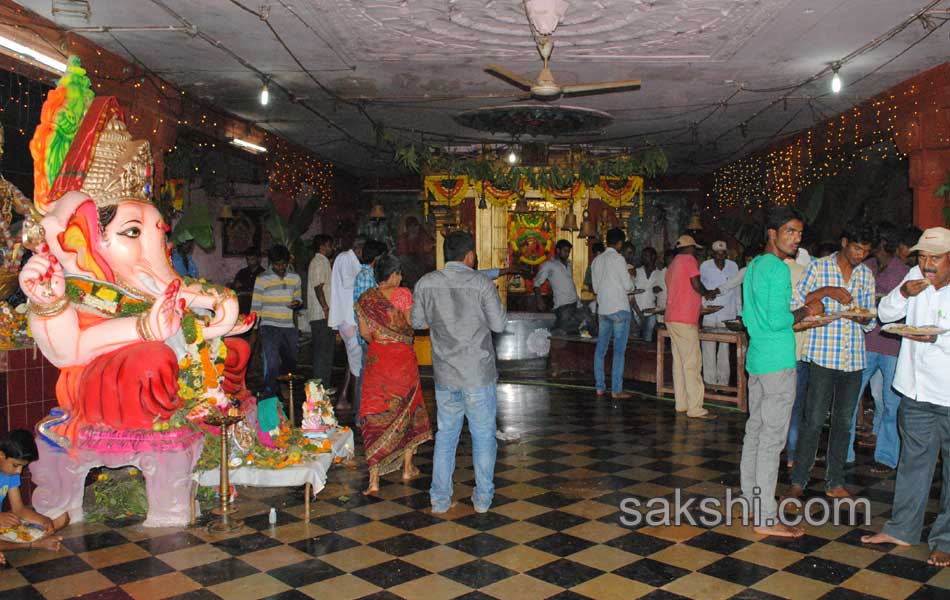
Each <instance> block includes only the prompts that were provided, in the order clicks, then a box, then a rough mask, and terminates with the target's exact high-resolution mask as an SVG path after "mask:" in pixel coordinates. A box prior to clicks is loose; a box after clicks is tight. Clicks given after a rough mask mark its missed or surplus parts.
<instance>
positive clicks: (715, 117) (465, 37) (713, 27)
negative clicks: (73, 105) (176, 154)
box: [20, 0, 950, 174]
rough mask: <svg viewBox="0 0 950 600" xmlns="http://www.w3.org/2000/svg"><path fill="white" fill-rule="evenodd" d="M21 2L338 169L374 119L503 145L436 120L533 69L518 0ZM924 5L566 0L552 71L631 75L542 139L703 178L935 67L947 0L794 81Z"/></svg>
mask: <svg viewBox="0 0 950 600" xmlns="http://www.w3.org/2000/svg"><path fill="white" fill-rule="evenodd" d="M20 4H22V5H23V6H25V7H26V8H29V9H30V10H33V11H35V12H37V13H39V14H41V15H43V16H45V17H47V18H50V19H52V20H53V21H55V22H57V23H58V24H59V25H61V26H63V27H64V28H67V29H74V30H76V31H78V32H79V33H81V35H84V36H87V37H88V38H90V39H92V40H93V41H95V42H96V43H98V44H100V45H102V46H104V47H106V48H108V49H110V50H112V51H114V52H116V53H118V54H120V55H123V56H126V57H128V58H130V59H132V60H135V61H138V62H141V63H142V64H144V65H145V66H146V67H148V68H149V69H151V70H153V71H154V72H156V73H158V74H159V75H161V76H162V77H164V78H166V79H167V80H169V81H171V82H173V83H175V84H177V85H179V86H181V87H182V88H184V89H186V90H188V91H189V92H192V93H193V94H195V95H197V96H200V97H203V98H206V99H208V100H209V101H210V102H212V103H213V104H215V105H218V106H220V107H221V108H224V109H225V110H228V111H230V112H232V113H233V114H235V115H237V116H239V117H242V118H245V119H247V120H250V121H253V122H256V123H258V124H259V125H261V126H262V127H264V128H266V129H269V130H271V131H274V132H276V133H279V134H281V135H284V136H286V137H287V138H289V139H291V140H294V141H296V142H298V143H300V144H302V145H304V146H307V147H309V148H311V149H313V150H314V151H315V152H317V153H318V154H320V155H322V156H324V157H326V158H327V159H329V160H332V161H334V162H337V163H338V164H340V165H341V166H343V168H345V169H347V170H350V171H351V172H353V173H354V174H366V173H378V172H389V171H391V170H392V169H393V168H394V165H393V164H392V163H391V152H374V151H373V150H372V149H373V148H374V147H380V145H381V144H382V145H384V141H383V135H382V134H381V131H382V132H385V134H386V137H387V138H389V137H391V138H394V139H396V140H403V141H408V140H415V141H418V140H420V139H423V140H425V141H426V142H439V143H444V144H448V145H453V146H460V145H465V144H472V143H478V142H484V141H487V140H495V141H499V142H509V141H511V139H510V138H508V137H504V136H491V135H488V134H485V133H482V132H477V131H473V130H471V129H466V128H464V127H462V126H460V125H457V124H456V123H455V122H454V121H453V120H452V116H453V115H455V114H457V113H459V112H461V111H463V110H467V109H472V108H477V107H481V106H492V105H502V104H511V103H513V102H516V101H519V102H521V101H524V96H525V94H524V92H523V91H522V90H520V89H518V88H516V87H514V86H512V85H510V84H508V83H506V82H504V81H502V80H500V79H498V78H496V77H493V76H492V75H489V74H488V73H486V72H485V71H484V67H485V65H487V64H489V63H498V64H501V65H502V66H504V67H506V68H508V69H509V70H511V71H513V72H515V73H519V74H522V75H524V76H525V77H527V78H528V79H532V80H533V79H534V78H535V76H536V74H537V73H538V72H539V71H540V69H541V59H540V57H539V56H538V53H537V51H536V48H535V43H534V39H533V37H532V32H531V29H530V26H529V23H528V20H527V18H526V16H525V9H524V6H523V4H522V2H521V1H519V0H268V1H264V2H261V0H90V1H89V2H88V5H89V6H90V8H91V11H90V14H89V16H88V18H82V17H76V16H73V15H71V14H68V13H63V12H61V11H59V10H57V11H54V6H56V7H59V8H62V7H63V6H69V5H74V6H75V5H80V6H81V5H83V4H86V3H84V2H75V1H70V0H23V1H21V2H20ZM931 4H934V2H933V0H755V1H749V0H598V1H581V0H569V8H568V10H567V12H566V15H565V17H564V19H563V20H562V21H561V23H560V25H559V26H558V28H557V30H556V32H555V33H554V34H553V36H552V39H553V41H554V43H555V46H556V47H555V50H554V54H553V56H552V59H551V67H552V71H553V73H554V76H555V79H556V80H557V82H558V83H560V84H562V85H564V84H574V83H581V82H598V81H612V80H617V79H640V80H642V82H643V84H642V88H641V89H640V90H638V91H624V92H618V93H611V94H602V95H596V96H585V97H576V98H562V99H560V100H556V101H555V103H560V104H565V105H572V106H581V107H588V108H596V109H599V110H604V111H607V112H609V113H610V114H612V115H613V116H614V121H613V123H612V124H611V125H609V126H608V127H607V128H606V129H604V130H602V131H596V132H592V133H586V134H575V135H572V136H569V137H558V138H549V139H545V140H542V141H550V142H554V143H593V144H598V145H601V146H607V147H611V148H620V147H633V148H636V147H640V146H642V145H643V144H645V143H653V144H656V145H659V146H661V147H663V148H664V150H665V151H666V152H667V155H668V156H669V158H670V163H671V170H672V171H674V172H679V173H701V172H708V171H710V170H711V169H713V168H714V167H716V166H718V165H720V164H723V163H725V162H729V161H731V160H734V159H736V158H740V157H741V156H743V155H745V154H748V153H750V152H752V151H754V150H755V149H757V148H760V147H762V146H764V145H767V144H768V143H769V142H771V141H773V140H775V139H776V138H777V137H781V136H783V135H787V134H788V133H790V132H794V131H796V130H798V129H801V128H805V127H808V126H809V125H811V124H813V123H815V122H816V121H818V120H821V119H823V118H825V117H826V116H830V115H832V114H835V113H838V112H840V111H843V110H845V109H847V108H849V107H851V106H853V105H854V104H856V103H858V102H860V101H861V100H863V99H865V98H867V97H869V96H873V95H874V94H876V93H879V92H881V91H882V90H885V89H887V88H888V87H890V86H892V85H894V84H896V83H898V82H900V81H902V80H904V79H906V78H908V77H910V76H912V75H914V74H916V73H919V72H921V71H923V70H926V69H928V68H930V67H933V66H936V65H938V64H940V63H941V62H943V61H945V60H946V57H947V56H948V54H950V41H948V35H947V34H948V32H950V27H943V25H944V23H945V22H946V19H947V18H948V17H950V12H948V9H950V0H941V1H939V2H936V4H935V6H934V7H933V8H932V9H931V12H930V13H929V14H930V15H931V17H930V18H929V19H928V21H929V27H925V26H924V25H925V24H924V23H923V22H922V21H920V20H918V21H915V22H913V23H911V24H910V25H909V26H907V27H906V28H904V29H903V30H902V31H899V32H897V33H896V35H894V36H893V37H892V38H890V39H887V40H886V41H883V42H882V43H881V44H880V45H878V46H877V47H875V48H872V49H870V50H869V51H867V52H864V53H862V54H860V55H859V56H856V57H855V58H854V59H852V60H848V61H847V62H846V63H845V64H844V65H843V66H842V67H841V77H842V79H843V80H844V83H845V88H844V90H843V91H842V93H840V94H838V95H834V94H831V93H830V90H829V82H830V73H827V74H825V75H823V76H821V77H820V78H817V79H815V80H814V81H811V82H810V83H805V84H804V85H801V86H800V87H795V86H797V85H798V84H800V83H803V82H807V81H808V80H809V78H811V77H812V76H814V75H816V74H818V73H820V72H821V71H822V70H823V69H825V68H826V67H827V66H828V64H829V63H832V62H834V61H839V60H841V59H843V58H844V57H846V56H847V55H849V53H852V52H854V51H855V50H858V49H860V48H862V47H863V46H865V44H867V43H868V42H871V41H872V40H874V39H876V38H879V37H880V36H885V35H886V34H888V32H890V31H891V30H892V29H893V28H895V27H896V26H898V25H900V24H901V23H902V22H904V21H905V20H906V19H908V17H910V16H911V15H913V14H915V13H917V12H918V11H919V10H921V9H923V8H925V7H927V6H929V5H931ZM54 12H55V14H54ZM158 28H165V29H164V30H159V29H158ZM285 45H286V47H285ZM908 48H909V49H908ZM294 57H296V60H295V58H294ZM895 57H896V58H895ZM298 61H299V63H300V64H298ZM301 65H302V67H303V68H301ZM304 69H306V71H305V70H304ZM262 75H266V76H267V77H270V78H271V79H272V81H273V85H272V86H271V92H272V94H271V97H272V99H271V102H270V104H269V106H267V107H263V106H261V105H260V103H259V94H260V89H261V76H262ZM752 90H759V91H752ZM288 93H289V94H292V96H293V97H294V98H295V99H296V100H294V99H292V98H290V97H288V96H287V95H286V94H288ZM785 96H788V99H787V100H786V101H782V100H781V99H782V98H783V97H785ZM777 101H778V102H777ZM770 104H774V105H773V106H772V107H771V108H766V107H768V106H769V105H770ZM763 109H765V110H763ZM757 113H758V114H757ZM742 124H745V125H744V126H743V125H742ZM743 132H744V135H743ZM521 141H528V140H527V139H523V140H521Z"/></svg>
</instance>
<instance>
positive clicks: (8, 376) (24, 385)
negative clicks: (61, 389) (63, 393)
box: [0, 348, 59, 502]
mask: <svg viewBox="0 0 950 600" xmlns="http://www.w3.org/2000/svg"><path fill="white" fill-rule="evenodd" d="M58 378H59V369H57V368H56V367H54V366H53V365H51V364H50V363H49V361H47V360H46V358H45V357H44V356H43V354H42V353H41V352H40V351H39V350H37V349H35V348H20V349H17V350H0V437H4V436H6V434H7V433H8V432H9V431H11V430H13V429H27V430H30V431H32V430H33V427H34V426H35V425H36V423H37V422H38V421H40V420H41V419H42V418H43V417H45V416H46V415H48V414H49V411H50V409H51V408H53V407H55V406H56V405H57V402H56V380H57V379H58ZM31 491H32V485H31V484H30V481H29V473H28V472H26V473H24V477H23V484H22V492H23V499H24V500H25V501H27V502H29V499H30V492H31Z"/></svg>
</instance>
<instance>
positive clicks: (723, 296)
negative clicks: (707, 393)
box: [699, 240, 739, 386]
mask: <svg viewBox="0 0 950 600" xmlns="http://www.w3.org/2000/svg"><path fill="white" fill-rule="evenodd" d="M726 250H727V246H726V242H724V241H722V240H717V241H715V242H713V244H712V258H710V259H709V260H707V261H704V262H703V264H701V265H699V279H700V281H701V282H702V283H703V286H704V287H705V288H706V289H709V290H714V289H719V292H720V293H719V295H718V296H716V301H715V303H716V304H717V305H720V306H722V308H720V309H719V310H717V311H716V312H714V313H712V314H708V315H705V316H703V327H725V322H726V321H731V320H733V319H735V318H736V317H737V316H739V290H738V287H733V288H731V289H729V290H728V291H723V288H722V285H723V284H725V283H726V282H727V281H729V280H730V279H732V278H733V277H735V276H736V275H738V273H739V265H737V264H736V263H735V262H734V261H731V260H729V259H727V258H726ZM702 348H703V381H705V382H706V383H708V384H710V385H720V386H722V385H729V344H726V343H721V342H703V343H702Z"/></svg>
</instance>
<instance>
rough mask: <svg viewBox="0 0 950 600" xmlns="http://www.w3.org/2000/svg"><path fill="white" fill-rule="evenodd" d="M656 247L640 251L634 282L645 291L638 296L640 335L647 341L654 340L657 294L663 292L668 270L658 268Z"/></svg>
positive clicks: (639, 288)
mask: <svg viewBox="0 0 950 600" xmlns="http://www.w3.org/2000/svg"><path fill="white" fill-rule="evenodd" d="M656 259H657V255H656V249H655V248H651V247H649V246H647V247H646V248H644V249H643V251H642V252H640V262H641V263H643V264H642V265H641V266H640V267H637V271H636V275H635V277H634V280H633V283H634V285H635V286H636V288H637V289H638V290H643V292H642V293H641V294H640V295H638V296H637V297H636V301H637V304H638V305H639V306H640V311H641V313H642V314H643V318H642V319H641V320H640V337H641V338H643V339H644V340H646V341H648V342H649V341H652V340H653V331H654V330H655V329H656V315H655V314H653V313H654V311H656V309H657V296H658V295H659V294H661V293H662V292H663V286H664V284H665V282H664V279H665V277H666V270H665V269H664V270H660V269H657V268H656Z"/></svg>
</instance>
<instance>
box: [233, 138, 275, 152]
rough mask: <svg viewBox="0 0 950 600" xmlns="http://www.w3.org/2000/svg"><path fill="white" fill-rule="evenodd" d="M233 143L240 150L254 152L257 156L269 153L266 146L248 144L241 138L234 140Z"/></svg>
mask: <svg viewBox="0 0 950 600" xmlns="http://www.w3.org/2000/svg"><path fill="white" fill-rule="evenodd" d="M231 143H232V144H234V145H235V146H237V147H238V148H243V149H245V150H250V151H251V152H254V153H255V154H259V153H263V152H267V148H265V147H264V146H258V145H257V144H252V143H251V142H246V141H244V140H242V139H241V138H234V139H233V140H231Z"/></svg>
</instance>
